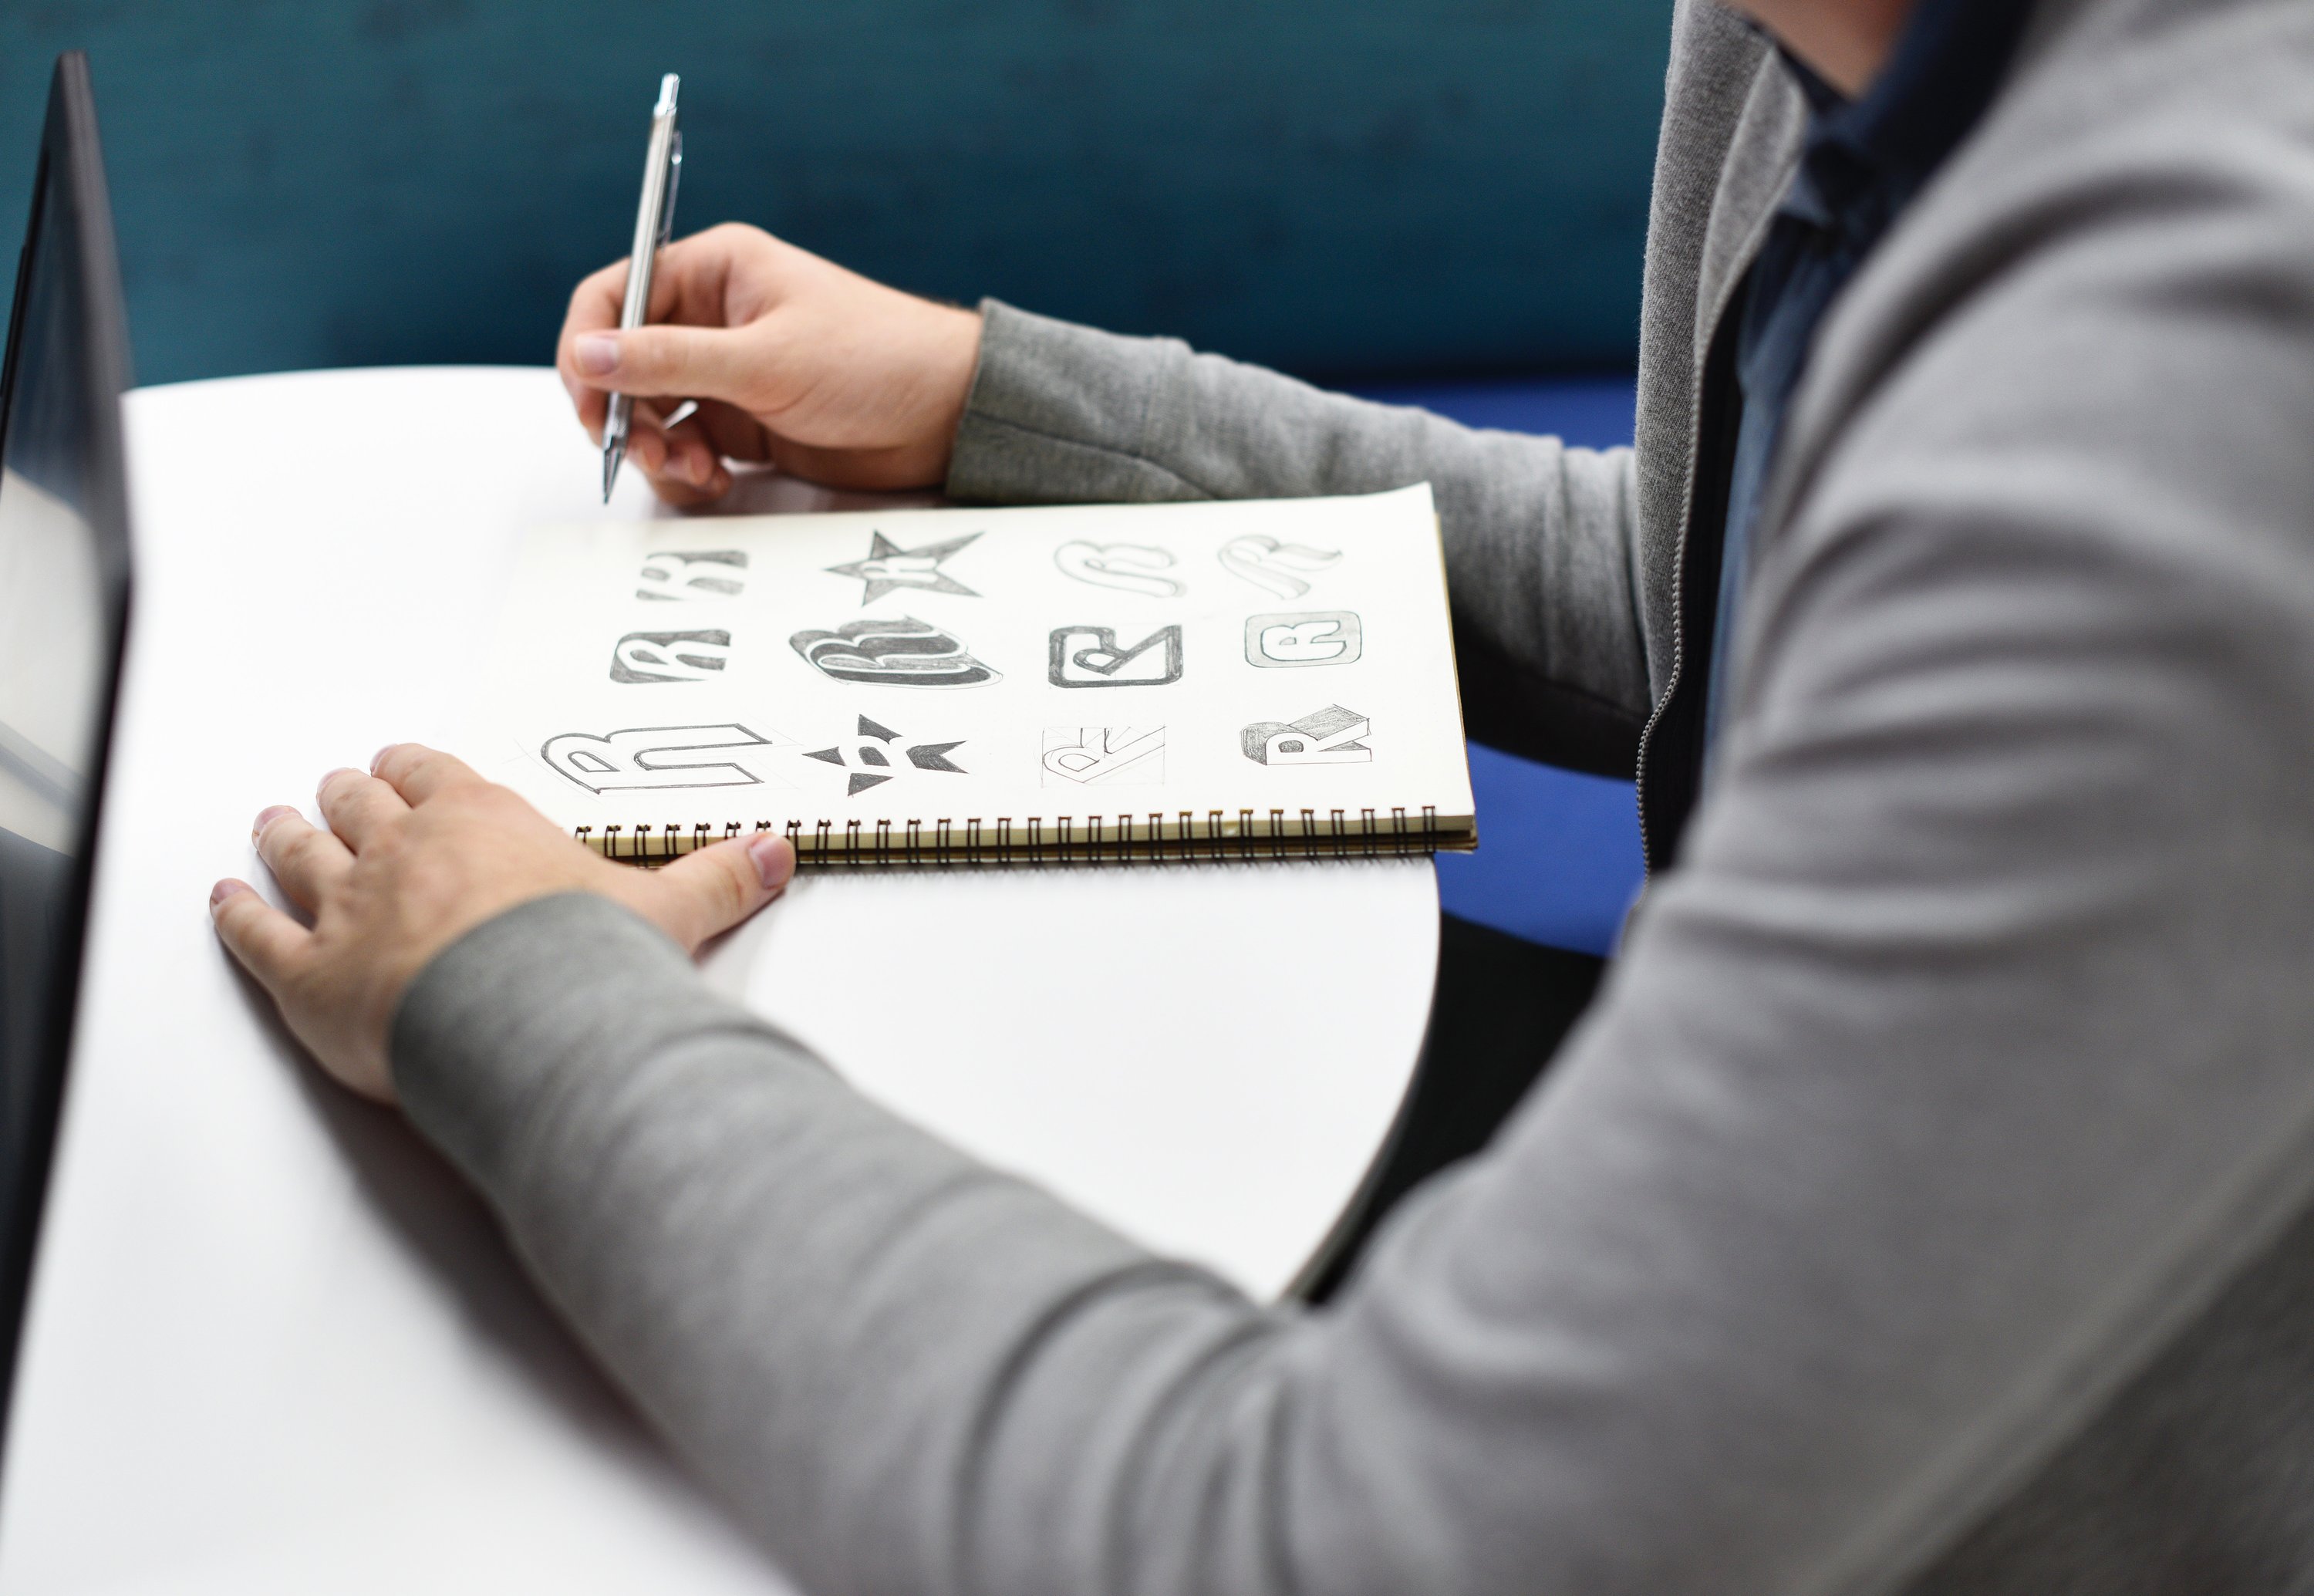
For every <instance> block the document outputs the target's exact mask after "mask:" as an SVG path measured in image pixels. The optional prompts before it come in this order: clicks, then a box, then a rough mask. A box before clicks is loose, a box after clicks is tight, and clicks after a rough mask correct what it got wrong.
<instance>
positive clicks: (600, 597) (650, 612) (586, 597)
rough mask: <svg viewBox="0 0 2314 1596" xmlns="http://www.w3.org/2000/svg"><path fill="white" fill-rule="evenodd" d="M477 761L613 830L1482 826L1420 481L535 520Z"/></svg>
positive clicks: (575, 822)
mask: <svg viewBox="0 0 2314 1596" xmlns="http://www.w3.org/2000/svg"><path fill="white" fill-rule="evenodd" d="M461 752H463V753H464V754H465V755H466V756H467V757H468V758H469V760H470V761H472V762H473V763H474V764H475V765H476V766H477V768H479V769H480V770H481V772H483V773H484V774H485V775H487V776H489V777H490V779H492V780H498V781H502V782H505V783H506V784H507V785H508V786H511V787H513V788H515V789H517V791H519V792H521V793H522V794H523V795H524V796H525V797H526V798H529V799H530V800H531V801H532V802H533V803H534V804H536V805H537V806H538V807H540V808H542V809H543V810H544V811H545V812H546V813H547V814H548V815H550V816H552V817H553V818H554V819H555V820H557V821H558V822H561V824H566V825H570V826H572V827H574V828H576V827H581V826H584V827H589V828H593V829H594V830H595V831H596V832H597V833H600V832H601V831H603V830H604V829H605V828H608V827H611V826H620V827H623V828H627V829H628V830H630V831H631V829H632V828H634V827H637V826H645V827H649V828H652V829H654V830H658V829H664V828H667V827H674V826H681V827H684V828H690V827H694V826H704V827H707V828H710V830H711V831H712V832H714V833H719V834H720V833H721V831H722V830H723V829H724V828H726V827H727V826H731V825H737V826H741V827H743V828H746V829H754V828H755V827H757V826H759V825H764V824H769V825H772V826H773V827H777V828H784V827H785V826H786V825H788V824H790V823H797V824H800V826H801V828H802V830H803V832H804V833H805V834H806V835H807V836H809V835H810V834H811V833H813V832H814V830H815V828H817V827H818V826H819V825H821V824H826V825H827V826H829V827H831V828H832V830H833V832H834V833H835V834H836V835H837V836H838V837H839V838H840V837H841V835H842V834H843V831H844V829H845V827H846V826H847V824H855V823H856V824H858V825H860V826H861V828H862V830H863V831H864V833H866V834H867V835H869V836H870V837H871V838H872V837H873V836H874V835H875V833H876V831H877V828H879V826H888V827H891V828H892V829H893V830H894V832H895V833H897V832H898V831H899V830H900V829H901V828H903V827H905V825H906V824H907V823H909V822H911V821H915V822H920V823H921V824H923V826H924V827H925V828H926V830H927V832H929V831H930V829H931V828H932V826H933V825H934V824H935V823H936V822H938V821H941V820H948V821H949V822H951V823H952V824H954V825H955V826H957V827H958V828H959V829H960V828H962V827H963V826H964V825H965V824H967V821H978V822H979V823H980V824H981V825H982V827H983V829H984V832H985V834H986V835H988V836H989V837H990V838H992V840H993V838H994V835H995V832H996V827H997V825H998V823H999V822H1000V821H1001V822H1002V824H1003V825H1004V826H1005V827H1007V828H1009V832H1008V834H1010V835H1011V836H1012V837H1013V838H1015V839H1020V838H1021V837H1022V836H1023V835H1024V834H1025V833H1026V832H1027V830H1028V828H1029V824H1030V823H1032V822H1033V823H1036V824H1039V825H1040V826H1041V827H1042V828H1045V830H1046V834H1050V828H1051V827H1052V826H1053V825H1054V824H1055V821H1056V820H1057V819H1058V818H1060V817H1063V816H1066V817H1069V818H1070V820H1071V823H1072V824H1074V825H1076V826H1079V827H1082V826H1083V825H1085V824H1087V821H1088V818H1089V817H1091V816H1101V815H1108V816H1112V817H1116V816H1137V817H1139V818H1140V821H1141V823H1142V824H1146V823H1147V822H1148V821H1149V820H1150V819H1151V818H1152V817H1154V816H1165V817H1166V824H1168V825H1169V826H1170V825H1171V824H1173V822H1174V820H1175V819H1176V818H1177V817H1179V816H1182V815H1183V814H1185V813H1186V814H1188V816H1194V817H1195V820H1194V824H1195V825H1196V826H1197V827H1198V828H1199V829H1200V830H1201V831H1202V830H1203V829H1204V828H1206V826H1207V825H1208V824H1209V817H1210V816H1214V815H1215V814H1216V812H1218V813H1219V815H1220V816H1224V817H1226V818H1225V824H1227V826H1228V827H1229V829H1230V830H1232V831H1234V830H1235V829H1237V824H1238V820H1239V817H1240V816H1241V814H1242V813H1243V812H1245V811H1251V812H1252V813H1253V815H1254V816H1256V817H1257V819H1256V824H1257V826H1259V825H1260V824H1264V823H1265V822H1266V819H1267V816H1269V815H1271V814H1273V813H1277V814H1282V815H1284V816H1287V817H1288V822H1287V824H1288V825H1289V828H1290V827H1291V825H1292V824H1293V820H1294V817H1296V816H1299V815H1300V813H1301V812H1302V811H1303V810H1309V811H1312V813H1313V814H1314V816H1316V824H1318V825H1319V827H1320V829H1322V828H1323V827H1324V825H1325V824H1327V822H1328V820H1329V816H1331V814H1332V812H1333V811H1337V810H1339V811H1343V812H1345V813H1346V814H1347V816H1348V817H1349V821H1350V824H1356V821H1357V818H1358V816H1360V815H1361V814H1362V813H1363V812H1364V811H1366V810H1372V811H1373V812H1374V813H1375V815H1376V816H1379V817H1380V820H1381V823H1382V824H1388V823H1389V822H1390V819H1391V816H1392V814H1393V812H1394V811H1403V812H1404V813H1405V814H1406V815H1408V816H1410V817H1412V824H1415V825H1417V826H1418V825H1419V824H1420V819H1421V816H1422V814H1423V811H1424V809H1425V808H1426V807H1427V808H1429V809H1431V810H1433V811H1435V814H1436V816H1438V817H1439V818H1440V819H1441V820H1442V821H1444V820H1445V819H1447V818H1449V817H1460V818H1462V819H1464V820H1467V817H1468V816H1469V815H1470V813H1471V798H1470V780H1469V774H1468V771H1467V767H1466V765H1465V763H1464V755H1463V749H1462V718H1461V714H1460V709H1459V699H1458V697H1457V693H1456V689H1455V681H1454V665H1453V639H1452V632H1451V630H1450V628H1449V624H1448V621H1447V613H1446V594H1445V580H1444V571H1443V568H1442V565H1441V561H1440V555H1439V549H1438V538H1437V529H1436V519H1435V514H1434V511H1433V509H1432V507H1431V498H1430V492H1429V489H1428V488H1427V487H1426V486H1421V487H1415V488H1409V489H1401V490H1399V491H1397V492H1392V493H1386V494H1377V495H1372V496H1367V497H1361V498H1318V499H1295V500H1283V501H1240V502H1231V503H1213V504H1193V505H1126V506H1091V507H1082V506H1072V507H1038V508H1026V509H1000V510H972V509H914V510H891V511H877V512H866V513H850V514H842V515H823V516H762V517H739V518H718V519H715V520H712V521H706V520H693V521H661V522H652V523H641V524H633V523H630V524H615V523H614V524H603V523H596V524H592V525H570V526H549V527H543V528H540V529H537V530H536V531H534V533H533V534H532V535H531V537H530V539H529V540H528V542H527V545H526V550H525V553H524V557H523V560H522V561H521V564H520V568H519V569H518V571H517V577H516V579H515V583H514V586H513V590H512V594H511V596H510V599H509V601H508V610H507V612H506V614H505V618H504V620H503V622H502V623H501V625H500V627H499V632H498V634H497V637H496V639H495V644H494V648H493V651H492V662H491V666H490V674H489V678H488V682H487V684H486V686H485V689H484V691H483V692H482V693H481V697H480V699H479V701H478V702H477V705H476V712H475V716H474V719H473V725H472V729H471V734H470V736H468V737H467V738H466V739H464V745H463V747H462V749H461Z"/></svg>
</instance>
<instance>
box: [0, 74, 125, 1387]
mask: <svg viewBox="0 0 2314 1596" xmlns="http://www.w3.org/2000/svg"><path fill="white" fill-rule="evenodd" d="M95 133H96V127H95V119H94V114H93V110H92V109H91V107H90V103H89V96H88V75H87V70H86V67H85V66H84V64H83V63H82V62H81V61H80V59H79V57H76V56H68V57H65V58H64V59H63V60H62V61H60V62H59V63H58V64H57V75H56V81H55V85H54V88H53V91H52V93H51V95H50V99H49V118H48V125H47V130H46V134H45V137H43V139H42V141H41V148H40V167H39V172H38V175H37V179H36V181H35V182H34V185H33V195H32V212H31V218H30V222H29V226H28V229H27V232H26V234H25V242H24V250H23V254H22V260H21V262H20V265H19V268H18V271H17V279H16V293H15V299H14V304H13V311H12V313H11V315H10V318H9V327H8V343H7V353H6V357H5V365H4V366H0V1378H4V1377H5V1376H6V1375H7V1374H8V1373H9V1372H11V1371H13V1357H14V1351H15V1341H16V1339H17V1334H18V1331H19V1329H20V1328H21V1324H22V1309H23V1299H24V1292H25V1287H26V1282H27V1277H28V1273H29V1269H30V1265H31V1253H32V1248H33V1241H34V1238H35V1236H36V1234H37V1230H38V1227H39V1221H40V1196H41V1193H42V1191H43V1189H44V1187H45V1186H46V1181H47V1173H48V1167H49V1154H50V1151H51V1144H52V1142H53V1140H54V1137H55V1131H56V1119H57V1105H58V1101H59V1098H60V1095H61V1092H62V1088H63V1079H64V1071H65V1066H66V1056H67V1054H68V1051H69V1047H70V1042H71V1026H72V1017H73V1016H72V1010H73V1002H74V997H75V991H76V989H77V985H78V977H79V971H80V962H81V940H82V932H83V927H84V921H85V918H86V898H87V891H88V882H89V868H88V867H89V858H90V852H91V850H92V848H93V842H94V827H95V818H96V807H97V794H98V790H99V787H100V784H101V782H102V777H103V764H104V756H105V750H106V744H107V741H108V738H109V735H110V726H111V719H112V700H113V683H114V677H115V675H116V673H117V671H118V667H119V655H120V639H121V631H122V628H123V625H124V623H125V620H126V613H127V591H128V528H127V506H126V489H125V485H124V482H123V473H122V463H121V450H120V416H119V410H120V393H121V390H122V388H123V387H124V386H125V384H126V383H127V381H128V357H127V349H126V338H125V335H124V332H123V329H122V323H121V313H120V302H119V273H118V269H117V267H116V265H115V262H114V260H113V245H112V228H111V222H110V216H109V215H108V214H107V210H106V200H105V194H104V182H103V174H102V167H101V164H100V161H99V156H98V152H97V145H96V137H95ZM4 1389H5V1388H4V1386H0V1390H4Z"/></svg>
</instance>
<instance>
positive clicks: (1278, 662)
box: [1245, 610, 1365, 670]
mask: <svg viewBox="0 0 2314 1596" xmlns="http://www.w3.org/2000/svg"><path fill="white" fill-rule="evenodd" d="M1364 651H1365V628H1364V627H1363V626H1362V625H1360V624H1359V622H1358V618H1357V616H1356V615H1355V614H1353V613H1351V612H1350V611H1348V610H1312V611H1310V612H1308V613H1304V614H1299V615H1252V616H1249V617H1247V619H1246V623H1245V661H1246V663H1247V664H1248V665H1258V666H1265V667H1267V668H1268V669H1271V670H1277V669H1284V668H1290V667H1292V666H1304V665H1347V664H1349V663H1350V662H1351V661H1352V660H1354V659H1356V658H1357V657H1358V656H1359V655H1360V654H1361V653H1362V652H1364Z"/></svg>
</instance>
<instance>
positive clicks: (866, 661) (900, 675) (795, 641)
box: [788, 615, 998, 687]
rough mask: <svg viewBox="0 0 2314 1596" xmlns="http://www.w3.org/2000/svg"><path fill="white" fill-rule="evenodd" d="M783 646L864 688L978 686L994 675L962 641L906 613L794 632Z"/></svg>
mask: <svg viewBox="0 0 2314 1596" xmlns="http://www.w3.org/2000/svg"><path fill="white" fill-rule="evenodd" d="M788 644H789V646H790V648H794V649H795V651H796V652H797V653H799V654H800V655H802V656H803V657H804V658H805V659H806V660H807V661H808V662H809V663H810V665H811V666H812V667H813V668H814V669H816V670H817V671H819V672H821V673H822V674H823V675H830V676H833V677H835V679H836V680H837V681H839V682H857V683H861V684H862V685H865V686H872V687H983V686H985V685H987V684H988V683H991V682H994V681H996V680H997V679H998V675H997V673H996V672H995V671H994V670H992V669H990V668H989V667H988V666H985V665H983V664H981V663H980V661H978V660H976V659H975V658H974V657H972V652H971V650H970V649H968V648H966V647H965V646H964V641H963V639H960V638H957V637H954V636H951V635H950V634H949V633H948V632H944V631H942V630H941V629H940V628H939V627H937V626H934V625H932V624H931V623H930V622H923V621H918V620H916V619H915V618H914V617H913V616H909V615H903V616H901V617H900V618H899V619H898V620H896V621H877V620H866V621H849V622H845V623H844V624H843V625H842V626H839V627H837V628H836V629H835V630H834V631H799V632H798V633H796V634H795V636H793V637H791V638H790V639H788Z"/></svg>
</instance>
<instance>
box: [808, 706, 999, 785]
mask: <svg viewBox="0 0 2314 1596" xmlns="http://www.w3.org/2000/svg"><path fill="white" fill-rule="evenodd" d="M899 740H900V734H899V733H898V732H896V731H887V730H886V729H885V728H884V727H880V726H879V725H877V724H876V723H875V722H874V721H872V720H870V719H868V717H867V716H865V715H862V716H861V717H860V735H859V736H858V737H856V738H855V739H853V740H852V742H850V743H848V744H844V745H842V746H839V747H835V748H818V749H815V750H813V751H812V752H811V753H809V754H805V755H804V757H805V758H806V759H817V760H820V761H823V762H824V763H828V764H833V765H843V766H845V767H846V768H848V769H849V770H850V771H851V772H852V780H851V781H850V783H849V784H847V785H846V787H845V788H844V792H843V796H844V797H846V798H858V797H859V796H860V795H861V793H863V792H865V791H867V790H868V789H870V788H871V787H879V786H881V785H882V784H883V783H885V782H887V781H889V780H891V779H892V776H893V773H894V772H895V771H896V770H897V769H898V767H897V766H896V765H895V764H893V763H892V761H893V758H894V756H896V755H899V756H901V757H905V759H906V760H907V762H908V763H910V764H912V765H914V767H915V768H916V769H918V770H920V771H952V772H955V773H956V774H958V775H959V776H961V775H963V774H965V769H964V767H963V766H962V765H960V764H955V763H951V762H950V761H949V757H948V755H949V752H950V750H952V749H957V748H961V747H963V746H964V739H963V738H961V737H959V738H958V739H957V740H956V741H955V742H953V743H918V744H915V745H913V746H911V747H910V748H908V749H907V750H906V751H905V754H903V752H902V750H900V749H899V748H897V747H896V746H894V745H895V744H896V743H898V742H899Z"/></svg>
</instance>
